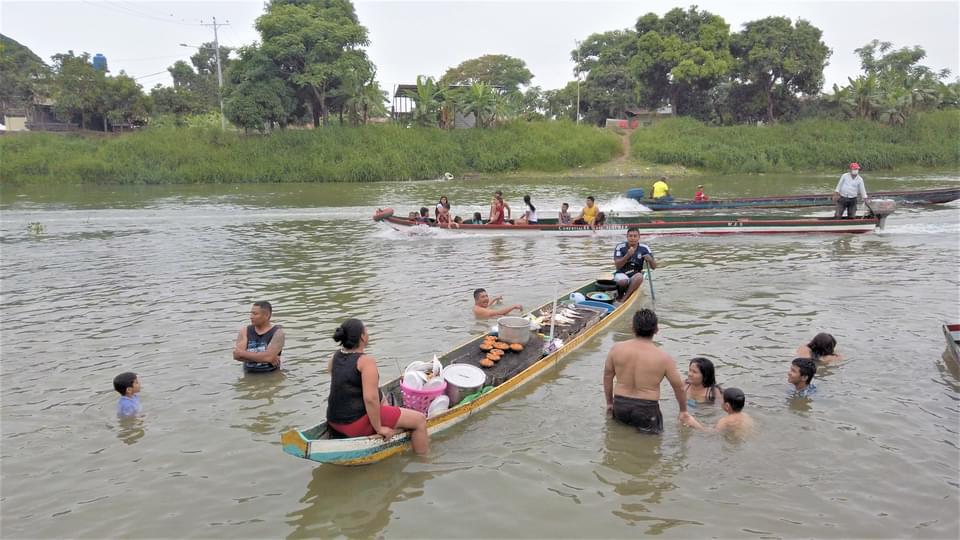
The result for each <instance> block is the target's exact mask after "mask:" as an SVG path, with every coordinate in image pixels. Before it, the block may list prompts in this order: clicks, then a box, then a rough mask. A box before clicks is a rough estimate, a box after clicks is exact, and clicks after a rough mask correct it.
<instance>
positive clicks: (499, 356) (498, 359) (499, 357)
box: [493, 354, 503, 363]
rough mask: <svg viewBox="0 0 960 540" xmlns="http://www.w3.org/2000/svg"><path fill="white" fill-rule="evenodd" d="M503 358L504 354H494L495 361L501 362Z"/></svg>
mask: <svg viewBox="0 0 960 540" xmlns="http://www.w3.org/2000/svg"><path fill="white" fill-rule="evenodd" d="M501 358H503V355H500V354H498V355H496V356H494V357H493V361H494V363H496V362H499V361H500V359H501Z"/></svg>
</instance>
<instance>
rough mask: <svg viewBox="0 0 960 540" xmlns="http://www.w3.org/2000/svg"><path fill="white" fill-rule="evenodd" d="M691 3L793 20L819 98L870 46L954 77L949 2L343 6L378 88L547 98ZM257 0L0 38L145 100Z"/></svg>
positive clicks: (70, 18) (5, 5) (28, 12)
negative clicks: (519, 67)
mask: <svg viewBox="0 0 960 540" xmlns="http://www.w3.org/2000/svg"><path fill="white" fill-rule="evenodd" d="M693 3H696V4H697V5H698V6H699V7H700V9H706V10H708V11H710V12H712V13H714V14H717V15H720V16H722V17H723V18H724V19H725V20H726V21H727V23H728V24H730V27H731V31H739V30H741V28H742V26H741V25H742V24H743V23H745V22H747V21H751V20H756V19H760V18H763V17H766V16H770V15H782V16H787V17H790V18H791V19H794V20H796V19H797V18H803V19H806V20H808V21H810V22H811V23H812V24H813V25H815V26H816V27H818V28H820V29H821V30H822V31H823V40H824V42H825V43H826V44H827V46H828V47H830V48H831V49H833V55H832V56H831V57H830V60H829V62H830V64H829V65H828V66H827V69H826V72H825V75H826V84H825V85H824V89H825V90H829V89H830V87H831V85H832V84H833V83H840V84H843V83H845V82H846V79H847V77H848V76H849V77H856V75H857V74H858V73H859V69H860V66H859V60H858V58H857V57H856V55H855V54H854V52H853V50H854V49H855V48H857V47H860V46H862V45H863V44H865V43H867V42H868V41H870V40H871V39H874V38H877V39H880V40H881V41H891V42H893V43H894V46H895V47H897V48H899V47H903V46H913V45H920V46H921V47H923V48H924V49H926V51H927V55H928V56H927V58H926V60H925V61H924V64H926V65H927V66H930V67H931V68H933V69H934V70H937V71H939V70H940V69H942V68H948V69H950V70H951V72H952V73H953V74H954V76H956V75H957V74H958V72H960V37H958V35H960V0H946V1H934V2H920V1H898V2H891V1H882V0H873V1H871V2H814V1H803V0H801V1H778V0H766V1H717V0H699V1H696V0H689V1H688V2H676V1H674V2H664V1H659V0H635V1H632V2H603V1H594V2H590V1H556V0H554V1H527V2H508V1H489V0H473V1H449V0H448V1H421V2H410V1H396V0H379V1H373V0H354V4H355V6H356V10H357V15H358V16H359V18H360V23H361V24H363V25H364V26H366V27H367V29H368V30H369V34H370V41H371V45H370V47H369V48H368V49H367V52H368V54H369V55H370V57H371V58H372V60H373V61H374V63H375V64H376V65H377V68H378V73H377V79H378V80H379V81H380V84H381V85H382V86H383V88H384V89H385V90H388V91H390V90H392V89H393V86H394V85H395V84H399V83H408V82H414V81H415V79H416V76H417V75H418V74H426V75H433V76H440V75H442V74H443V72H444V71H446V69H447V68H449V67H452V66H455V65H457V64H459V63H460V62H462V61H463V60H467V59H470V58H476V57H478V56H481V55H484V54H508V55H510V56H515V57H517V58H520V59H522V60H524V61H525V62H526V63H527V67H528V68H529V69H530V71H532V72H533V74H534V79H533V84H534V85H539V86H541V87H542V88H543V89H552V88H559V87H562V86H563V85H565V84H566V82H567V81H569V80H572V79H573V75H572V71H573V62H572V61H571V60H570V58H569V57H570V51H571V50H573V48H574V40H577V39H581V40H582V39H583V38H585V37H586V36H588V35H590V34H591V33H595V32H605V31H608V30H616V29H622V28H632V27H633V24H634V22H635V21H636V19H637V18H638V17H639V16H641V15H643V14H645V13H647V12H650V11H653V12H655V13H657V14H659V15H663V14H664V13H665V12H667V11H668V10H670V9H672V8H673V7H678V6H679V7H682V8H684V9H686V8H687V7H688V6H689V5H690V4H693ZM263 6H264V3H263V2H261V1H245V2H237V1H208V2H192V1H191V2H187V1H166V2H147V1H139V0H74V1H60V2H49V1H42V0H33V1H10V0H2V3H0V33H3V34H4V35H7V36H9V37H11V38H13V39H15V40H17V41H19V42H20V43H22V44H23V45H26V46H27V47H29V48H30V49H31V50H33V52H35V53H36V54H37V55H38V56H40V57H41V58H42V59H43V60H44V61H46V62H47V63H48V64H49V63H50V56H51V55H53V54H56V53H59V52H66V51H67V50H71V49H72V50H73V51H74V52H76V53H78V54H79V53H81V52H89V53H90V54H91V55H94V54H96V53H103V54H104V55H105V56H106V57H107V61H108V63H109V67H110V71H111V73H114V74H117V73H119V72H120V71H121V70H123V71H126V72H127V73H128V74H129V75H131V76H133V77H136V78H137V80H138V82H140V83H141V84H142V85H143V87H144V89H145V90H149V89H150V88H151V87H153V86H154V85H156V84H158V83H159V84H164V85H168V84H170V83H171V80H170V76H169V74H168V73H167V72H166V68H167V67H169V66H170V65H172V64H173V63H174V62H175V61H177V60H187V61H189V56H190V55H191V54H193V50H192V49H187V48H184V47H180V46H179V45H178V44H180V43H188V44H191V45H199V44H201V43H203V42H206V41H213V31H212V29H211V28H210V27H204V26H200V25H199V23H200V22H201V21H202V22H204V23H209V22H211V19H212V18H213V17H216V18H217V20H218V22H226V21H229V23H230V25H229V26H226V27H223V28H222V29H221V30H220V41H221V44H223V45H226V46H233V47H235V46H239V45H246V44H250V43H252V42H254V41H256V40H257V39H258V35H257V32H256V30H255V29H254V28H253V24H254V20H255V19H256V18H257V17H258V16H259V15H261V14H262V13H263Z"/></svg>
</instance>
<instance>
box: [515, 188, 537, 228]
mask: <svg viewBox="0 0 960 540" xmlns="http://www.w3.org/2000/svg"><path fill="white" fill-rule="evenodd" d="M523 205H524V206H525V207H526V210H525V211H524V212H523V215H522V216H520V217H519V218H517V221H516V223H514V225H536V224H537V207H536V206H534V205H533V203H532V202H530V196H529V195H524V196H523Z"/></svg>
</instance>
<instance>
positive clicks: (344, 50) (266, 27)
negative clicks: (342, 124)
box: [256, 0, 373, 126]
mask: <svg viewBox="0 0 960 540" xmlns="http://www.w3.org/2000/svg"><path fill="white" fill-rule="evenodd" d="M256 29H257V30H258V31H259V32H260V36H261V39H262V42H261V46H260V47H261V48H262V49H263V52H264V53H265V54H266V55H267V57H269V58H270V59H272V61H273V62H275V63H276V64H277V65H278V67H279V70H280V72H281V73H282V74H283V75H284V77H285V78H286V80H287V82H289V83H290V84H292V85H293V86H294V87H295V88H296V89H297V90H298V96H299V97H300V98H301V99H304V100H305V101H306V102H307V103H308V104H309V106H310V109H311V111H312V113H313V121H314V126H319V125H320V124H321V122H322V123H326V121H327V116H328V114H329V105H330V103H329V98H330V93H331V91H333V90H335V89H336V88H337V87H338V86H339V85H340V84H341V83H342V82H343V78H344V75H345V74H346V73H349V72H351V71H356V72H361V71H364V70H366V71H367V72H368V73H372V71H373V69H372V65H371V64H370V61H369V60H368V59H367V56H366V53H365V52H364V51H363V49H362V47H364V46H366V45H368V44H369V40H368V39H367V29H366V28H364V27H363V26H362V25H361V24H360V22H359V20H358V19H357V14H356V12H355V10H354V7H353V4H352V3H351V2H350V1H349V0H270V2H268V3H267V8H266V13H264V14H263V15H261V16H260V17H259V18H258V19H257V22H256Z"/></svg>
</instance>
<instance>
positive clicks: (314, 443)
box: [280, 281, 641, 465]
mask: <svg viewBox="0 0 960 540" xmlns="http://www.w3.org/2000/svg"><path fill="white" fill-rule="evenodd" d="M596 291H599V289H598V288H597V285H596V282H593V281H591V282H590V283H587V284H585V285H583V286H581V287H579V288H577V289H574V290H573V291H569V292H567V293H566V294H564V295H563V296H561V297H560V298H558V300H557V302H558V305H560V302H563V301H566V302H568V300H567V299H568V297H569V295H570V294H571V293H573V292H579V293H581V294H583V295H586V294H588V293H591V292H596ZM640 296H641V294H640V292H639V291H638V292H636V293H634V294H632V295H631V296H630V297H628V298H626V299H625V300H624V301H623V302H618V303H616V304H614V309H613V310H612V311H609V312H608V311H607V310H603V309H596V308H593V309H591V308H590V307H587V306H581V307H580V308H579V309H582V310H583V312H584V313H585V317H586V318H585V319H584V320H578V321H577V322H576V324H574V325H573V326H571V327H569V328H566V329H565V328H563V327H561V326H557V327H556V330H555V332H556V334H555V335H556V336H557V337H559V338H561V339H563V345H562V346H561V347H559V348H558V349H556V350H554V351H553V352H551V353H549V354H546V355H544V353H543V349H542V344H543V337H542V336H540V335H537V334H533V336H532V337H531V338H530V341H529V342H528V343H527V345H526V346H525V348H524V350H523V351H522V352H520V353H506V354H505V355H504V357H503V358H502V359H501V360H500V361H499V362H498V363H497V364H496V365H495V366H494V367H493V368H489V369H488V370H485V372H486V374H487V385H488V386H492V387H493V389H492V390H490V391H488V392H486V393H484V394H482V395H480V397H478V398H476V399H474V400H473V401H471V402H470V403H465V404H458V405H456V406H453V407H452V408H450V409H448V410H447V411H446V412H443V413H440V414H438V415H436V416H434V417H432V418H428V419H427V430H428V432H429V433H430V435H431V436H433V435H436V434H437V433H440V432H442V431H444V430H446V429H449V428H450V427H452V426H455V425H457V424H459V423H461V422H463V421H465V420H467V419H468V418H470V417H471V416H473V415H475V414H477V413H479V412H480V411H482V410H484V409H486V408H487V407H489V406H491V405H493V404H494V403H496V402H497V401H500V400H501V399H503V398H504V397H506V396H507V395H509V394H510V393H512V392H513V391H514V390H516V389H518V388H520V387H521V386H524V385H526V384H528V383H530V382H531V381H533V380H534V379H535V378H536V377H538V376H539V375H541V374H543V373H544V372H546V371H547V370H548V368H550V367H552V366H555V365H556V364H557V363H558V362H559V361H560V360H562V359H563V358H564V357H566V356H567V355H569V354H570V353H571V352H573V351H575V350H576V349H577V348H578V347H580V346H581V345H582V344H584V343H586V342H587V341H589V340H590V339H592V338H593V337H594V336H596V335H597V334H599V333H601V332H603V331H604V330H605V329H607V328H608V327H609V326H610V325H611V324H612V323H613V322H614V321H616V320H617V319H619V318H620V317H621V316H623V315H624V314H625V313H627V312H630V310H631V307H632V306H633V305H634V304H635V303H636V301H637V299H638V298H639V297H640ZM552 306H553V302H550V303H547V304H544V305H543V306H540V307H539V308H537V309H535V310H533V311H532V312H531V313H533V314H537V313H540V312H543V310H545V309H546V310H549V309H551V308H552ZM541 331H542V332H544V333H549V327H548V326H545V327H544V328H542V329H541ZM484 336H485V335H480V336H476V337H474V338H472V339H470V340H469V341H467V342H466V343H464V344H463V345H461V346H459V347H457V348H455V349H453V350H452V351H450V352H448V353H446V354H444V355H443V356H442V357H440V362H441V363H442V364H443V365H444V366H448V365H450V364H454V363H469V364H473V365H479V361H480V360H481V359H482V358H483V357H484V356H485V354H486V353H484V352H483V351H481V349H480V344H481V342H482V341H483V338H484ZM597 388H598V390H597V391H599V386H598V387H597ZM381 391H382V392H383V395H384V396H387V398H388V400H391V401H392V402H393V403H397V404H401V402H402V394H401V391H400V378H399V377H398V378H396V379H394V380H392V381H390V382H388V383H386V384H384V385H382V386H381ZM332 437H335V434H333V433H332V432H331V430H330V429H329V428H328V427H327V423H326V421H323V422H321V423H319V424H317V425H315V426H313V427H310V428H306V429H291V430H289V431H287V432H285V433H283V434H282V435H281V437H280V441H281V443H282V445H283V451H284V452H286V453H288V454H291V455H293V456H296V457H300V458H304V459H309V460H312V461H316V462H319V463H333V464H337V465H366V464H369V463H375V462H378V461H381V460H383V459H386V458H388V457H390V456H392V455H394V454H398V453H400V452H404V451H406V450H407V449H409V448H410V436H409V433H408V432H406V431H403V432H398V433H397V435H395V436H393V437H392V438H391V439H390V440H384V439H383V438H382V437H380V436H377V435H372V436H369V437H352V438H332Z"/></svg>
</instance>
